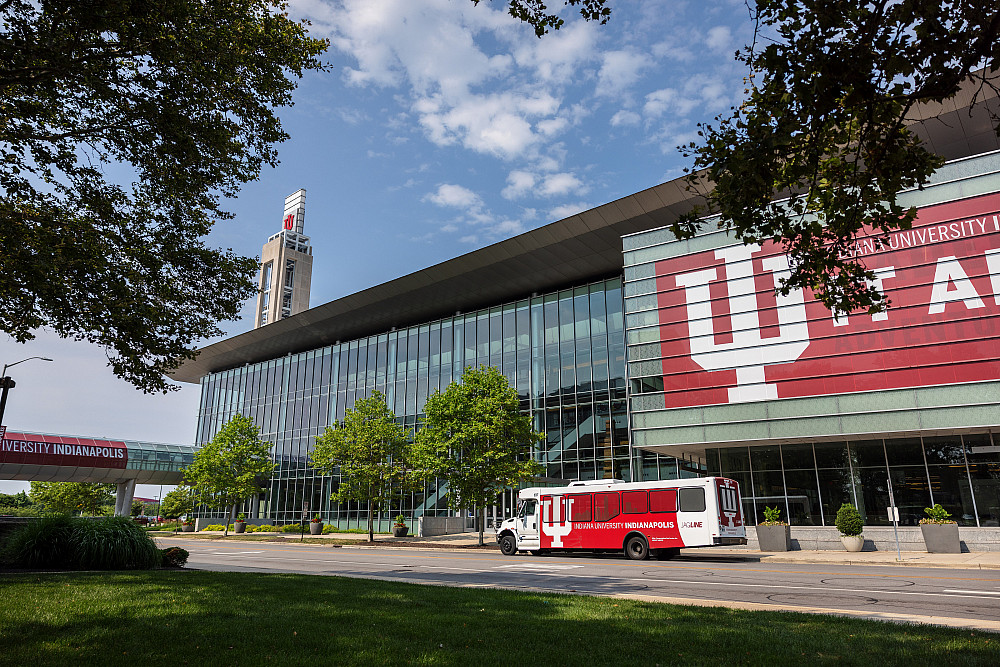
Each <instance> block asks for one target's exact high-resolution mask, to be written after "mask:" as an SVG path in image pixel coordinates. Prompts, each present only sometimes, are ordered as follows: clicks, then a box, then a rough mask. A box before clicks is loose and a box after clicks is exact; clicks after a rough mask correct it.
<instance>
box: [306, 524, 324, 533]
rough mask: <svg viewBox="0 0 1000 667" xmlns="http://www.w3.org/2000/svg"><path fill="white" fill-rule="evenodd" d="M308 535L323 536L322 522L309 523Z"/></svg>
mask: <svg viewBox="0 0 1000 667" xmlns="http://www.w3.org/2000/svg"><path fill="white" fill-rule="evenodd" d="M309 534H310V535H322V534H323V522H322V521H310V522H309Z"/></svg>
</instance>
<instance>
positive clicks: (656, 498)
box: [649, 489, 677, 512]
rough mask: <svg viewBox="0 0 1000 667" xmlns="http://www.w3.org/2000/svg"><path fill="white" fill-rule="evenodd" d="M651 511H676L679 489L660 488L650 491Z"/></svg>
mask: <svg viewBox="0 0 1000 667" xmlns="http://www.w3.org/2000/svg"><path fill="white" fill-rule="evenodd" d="M649 511H650V512H676V511H677V489H658V490H656V491H650V492H649Z"/></svg>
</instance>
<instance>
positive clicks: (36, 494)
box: [31, 482, 115, 516]
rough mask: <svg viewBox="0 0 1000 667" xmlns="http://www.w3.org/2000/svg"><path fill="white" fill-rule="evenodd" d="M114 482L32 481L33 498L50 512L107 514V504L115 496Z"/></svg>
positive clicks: (91, 514)
mask: <svg viewBox="0 0 1000 667" xmlns="http://www.w3.org/2000/svg"><path fill="white" fill-rule="evenodd" d="M114 493H115V485H114V484H96V483H92V482H32V483H31V499H32V500H33V501H35V502H36V503H39V504H42V505H44V506H45V509H46V510H48V511H49V512H58V513H60V514H72V513H73V512H80V513H81V514H89V515H90V516H98V515H101V514H106V513H107V509H106V507H105V506H106V505H108V504H109V503H110V502H111V499H112V497H114Z"/></svg>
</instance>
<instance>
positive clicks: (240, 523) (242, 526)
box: [233, 512, 247, 533]
mask: <svg viewBox="0 0 1000 667" xmlns="http://www.w3.org/2000/svg"><path fill="white" fill-rule="evenodd" d="M246 519H247V518H246V516H244V515H243V512H240V515H239V516H238V517H236V523H234V524H233V532H234V533H242V532H244V531H246V529H247V521H246Z"/></svg>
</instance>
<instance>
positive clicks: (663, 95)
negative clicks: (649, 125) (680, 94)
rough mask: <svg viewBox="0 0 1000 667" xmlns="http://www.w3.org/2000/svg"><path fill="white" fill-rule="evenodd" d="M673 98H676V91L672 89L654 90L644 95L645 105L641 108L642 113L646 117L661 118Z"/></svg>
mask: <svg viewBox="0 0 1000 667" xmlns="http://www.w3.org/2000/svg"><path fill="white" fill-rule="evenodd" d="M675 97H677V91H676V90H674V89H673V88H661V89H660V90H654V91H653V92H651V93H649V94H648V95H646V104H645V105H644V106H643V107H642V112H643V113H644V114H646V116H647V117H654V118H655V117H658V116H662V115H663V114H664V112H666V110H667V108H668V107H669V105H670V102H671V101H672V100H673V99H674V98H675Z"/></svg>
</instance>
